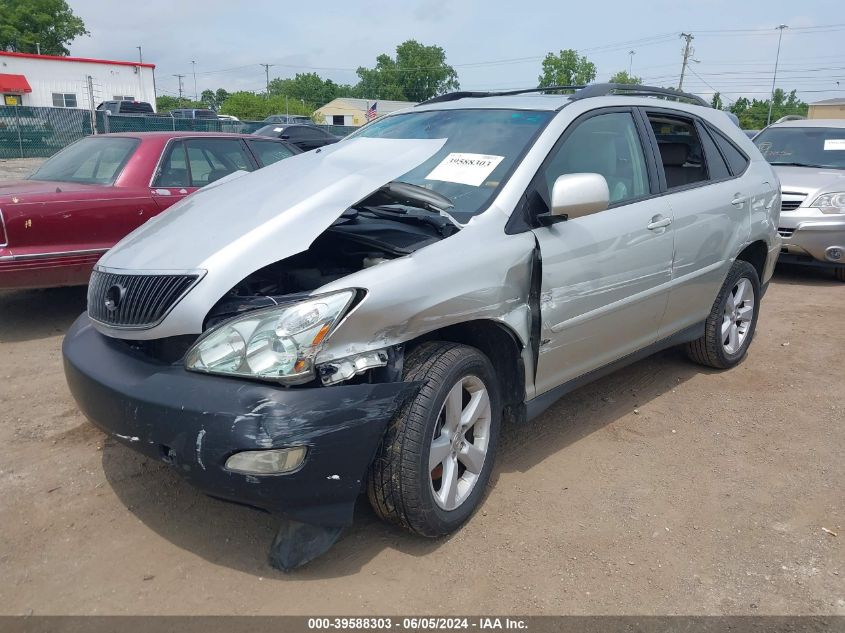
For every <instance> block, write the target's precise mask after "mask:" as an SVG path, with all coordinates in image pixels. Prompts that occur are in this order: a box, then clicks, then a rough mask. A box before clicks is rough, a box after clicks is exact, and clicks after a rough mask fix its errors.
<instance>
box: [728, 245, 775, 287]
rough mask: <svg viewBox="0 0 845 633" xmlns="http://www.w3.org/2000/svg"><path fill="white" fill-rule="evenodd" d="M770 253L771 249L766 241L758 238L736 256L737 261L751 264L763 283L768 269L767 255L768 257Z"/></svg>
mask: <svg viewBox="0 0 845 633" xmlns="http://www.w3.org/2000/svg"><path fill="white" fill-rule="evenodd" d="M768 255H769V249H768V248H767V246H766V242H764V241H763V240H757V241H755V242H751V243H750V244H748V245H747V246H746V247H745V248H743V249H742V250H741V251H740V252H739V254H738V255H737V256H736V261H744V262H748V263H749V264H751V265H752V266H753V267H754V270H756V271H757V278H758V279H759V280H760V283H763V275H764V273H765V269H766V257H768Z"/></svg>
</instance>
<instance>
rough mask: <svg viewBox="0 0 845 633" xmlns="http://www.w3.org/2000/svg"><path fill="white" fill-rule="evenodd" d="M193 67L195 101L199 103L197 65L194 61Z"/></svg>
mask: <svg viewBox="0 0 845 633" xmlns="http://www.w3.org/2000/svg"><path fill="white" fill-rule="evenodd" d="M191 67H192V68H193V70H194V101H199V97H198V96H197V63H196V62H195V61H194V60H193V59H192V60H191Z"/></svg>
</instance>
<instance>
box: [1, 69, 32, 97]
mask: <svg viewBox="0 0 845 633" xmlns="http://www.w3.org/2000/svg"><path fill="white" fill-rule="evenodd" d="M0 92H8V93H11V94H18V95H21V94H26V93H27V92H32V88H31V87H30V85H29V82H28V81H27V80H26V77H24V76H23V75H4V74H2V73H0Z"/></svg>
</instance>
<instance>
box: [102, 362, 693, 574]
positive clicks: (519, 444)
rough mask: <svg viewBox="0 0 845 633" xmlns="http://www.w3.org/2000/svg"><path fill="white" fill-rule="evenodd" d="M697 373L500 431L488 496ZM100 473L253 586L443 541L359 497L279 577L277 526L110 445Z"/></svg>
mask: <svg viewBox="0 0 845 633" xmlns="http://www.w3.org/2000/svg"><path fill="white" fill-rule="evenodd" d="M701 371H702V369H701V368H700V367H697V366H694V365H692V364H690V363H689V362H688V361H687V360H686V358H685V357H684V356H683V354H681V353H680V352H679V351H677V350H671V351H668V352H663V353H661V354H658V355H657V356H654V357H652V358H649V359H646V360H644V361H642V362H639V363H637V364H635V365H632V366H630V367H628V368H625V369H622V370H620V371H619V372H617V373H615V374H613V375H611V376H608V377H606V378H604V379H602V380H599V381H597V382H595V383H593V384H591V385H588V386H586V387H584V388H582V389H579V390H577V391H575V392H573V393H572V394H570V395H569V396H567V397H566V398H564V399H563V400H561V401H560V402H558V403H556V404H555V405H554V406H552V407H551V408H550V409H549V410H548V411H546V412H545V413H544V414H543V415H541V416H539V417H538V418H536V419H534V420H532V421H530V422H526V423H523V424H518V425H513V426H510V427H505V428H503V436H502V442H501V446H500V449H499V454H498V456H497V467H496V470H495V471H494V474H493V478H492V480H491V486H493V485H495V484H496V481H497V480H498V477H499V475H500V474H501V473H503V472H523V471H527V470H529V469H531V468H533V467H534V466H536V465H538V464H540V463H541V462H542V461H543V460H544V459H546V458H547V457H548V456H549V455H551V454H553V453H556V452H557V451H560V450H563V449H565V448H567V447H569V446H571V445H573V444H575V443H577V442H578V441H579V440H580V439H582V438H583V437H585V436H587V435H589V434H590V433H593V432H594V431H597V430H599V429H601V428H603V427H605V426H606V425H609V424H612V423H613V422H615V421H616V420H618V419H619V418H620V417H622V416H624V415H626V414H628V413H630V412H631V411H632V410H633V409H634V408H635V407H637V406H642V405H644V404H645V403H647V402H649V401H650V400H652V399H654V398H656V397H658V396H660V395H661V394H663V393H665V392H666V391H669V390H671V389H674V388H675V387H676V386H677V385H678V384H679V383H681V382H683V381H685V380H688V379H690V378H691V377H693V376H695V375H696V374H698V373H700V372H701ZM103 469H104V471H105V475H106V478H107V479H108V481H109V483H110V484H111V486H112V488H113V489H114V491H115V493H116V494H117V495H118V497H119V498H120V499H121V501H122V502H123V503H124V504H125V505H126V506H127V508H129V509H130V510H131V511H132V512H133V513H134V514H135V515H136V516H137V517H138V518H139V519H140V520H141V521H143V522H144V524H146V525H147V526H148V527H149V528H150V529H152V530H153V531H155V532H156V533H158V534H160V535H161V536H162V537H164V538H166V539H167V540H169V541H170V542H171V543H173V544H175V545H177V546H178V547H180V548H184V549H187V550H189V551H191V552H193V553H195V554H197V555H198V556H201V557H202V558H204V559H206V560H208V561H209V562H211V563H214V564H216V565H223V566H226V567H230V568H233V569H237V570H239V571H242V572H245V573H249V574H252V575H255V576H263V577H277V578H285V577H295V578H296V579H297V580H316V579H323V578H330V577H343V576H348V575H352V574H355V573H358V572H359V571H360V570H361V568H362V567H363V566H364V565H366V564H367V563H368V562H369V561H370V560H372V559H373V558H374V557H376V556H377V555H378V554H379V553H380V552H382V551H383V550H385V549H388V548H389V549H394V550H398V551H400V552H402V553H403V554H406V555H411V556H424V555H426V554H428V553H430V552H432V551H434V550H436V549H438V548H439V547H440V546H442V545H443V544H445V543H446V542H447V541H448V540H449V537H445V538H442V539H434V540H430V539H424V538H422V537H415V536H412V535H410V534H407V533H405V532H403V531H401V530H399V529H397V528H394V527H392V526H389V525H387V524H385V523H383V522H381V521H380V520H379V519H378V517H377V516H376V515H375V513H374V512H373V511H372V509H371V508H370V507H369V504H368V502H367V500H366V498H365V497H363V496H362V497H360V498H359V500H358V504H357V506H356V511H355V521H354V524H353V526H352V527H351V528H349V530H347V532H346V533H345V535H344V536H343V537H342V538H341V540H340V541H339V542H338V543H336V544H335V545H334V547H332V548H331V549H330V550H329V551H328V552H327V553H326V554H324V555H323V556H321V557H320V558H318V559H316V560H314V561H312V562H311V563H309V564H308V565H307V566H305V567H303V568H301V569H299V570H296V571H295V572H293V574H292V575H290V576H286V575H284V574H282V573H280V572H277V571H275V570H273V569H272V568H271V567H269V565H268V563H267V554H268V551H269V547H270V543H271V542H272V540H273V537H274V536H275V531H276V527H277V522H278V519H277V518H276V517H274V516H271V515H269V514H265V513H263V512H259V511H257V510H253V509H250V508H245V507H240V506H237V505H234V504H229V503H226V502H223V501H218V500H215V499H211V498H209V497H206V496H205V495H203V494H202V493H199V492H197V491H196V490H194V489H193V488H192V487H190V486H189V485H188V484H187V483H185V482H183V481H182V480H181V479H180V478H179V477H178V476H177V475H176V474H175V473H174V472H172V471H171V470H170V468H169V467H168V466H165V465H164V464H161V463H158V462H154V461H151V460H148V459H146V458H144V457H141V456H140V455H137V454H136V453H134V452H133V451H131V450H130V449H128V448H126V447H124V446H123V445H121V444H118V443H116V442H113V441H111V440H107V441H106V443H105V446H104V450H103Z"/></svg>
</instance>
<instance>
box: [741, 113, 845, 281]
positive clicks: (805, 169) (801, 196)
mask: <svg viewBox="0 0 845 633" xmlns="http://www.w3.org/2000/svg"><path fill="white" fill-rule="evenodd" d="M754 143H755V144H756V145H757V147H758V148H760V151H761V152H762V154H763V156H764V157H765V158H766V160H768V161H769V162H770V163H771V164H772V165H774V167H775V173H776V174H777V175H778V178H780V182H781V187H782V192H781V193H782V202H781V215H780V224H779V226H778V233H780V235H781V237H783V251H782V254H781V256H780V261H783V262H788V263H793V264H802V265H809V266H816V267H823V268H830V269H832V270H833V272H834V274H835V275H836V278H837V279H839V280H840V281H845V120H836V119H831V120H824V119H816V120H806V121H785V122H783V123H780V122H779V123H776V124H774V125H770V126H769V127H767V128H766V129H765V130H763V131H762V132H760V134H759V135H757V136H756V137H755V138H754Z"/></svg>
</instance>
